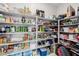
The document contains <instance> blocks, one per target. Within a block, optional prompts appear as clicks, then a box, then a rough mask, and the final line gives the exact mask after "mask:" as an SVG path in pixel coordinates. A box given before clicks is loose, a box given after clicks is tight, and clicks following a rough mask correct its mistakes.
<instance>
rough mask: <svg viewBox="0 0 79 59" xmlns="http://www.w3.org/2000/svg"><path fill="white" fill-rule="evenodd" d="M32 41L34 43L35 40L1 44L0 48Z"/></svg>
mask: <svg viewBox="0 0 79 59" xmlns="http://www.w3.org/2000/svg"><path fill="white" fill-rule="evenodd" d="M33 41H36V40H34V39H33V40H27V41H22V42H12V43H3V44H0V46H4V45H12V44H20V43H27V42H33Z"/></svg>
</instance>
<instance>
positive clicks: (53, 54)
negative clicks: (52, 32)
mask: <svg viewBox="0 0 79 59" xmlns="http://www.w3.org/2000/svg"><path fill="white" fill-rule="evenodd" d="M48 56H57V55H56V54H55V53H51V54H49V55H48Z"/></svg>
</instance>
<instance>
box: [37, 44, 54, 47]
mask: <svg viewBox="0 0 79 59" xmlns="http://www.w3.org/2000/svg"><path fill="white" fill-rule="evenodd" d="M50 45H54V44H46V45H42V46H38V47H37V48H43V47H46V46H50Z"/></svg>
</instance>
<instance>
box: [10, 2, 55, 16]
mask: <svg viewBox="0 0 79 59" xmlns="http://www.w3.org/2000/svg"><path fill="white" fill-rule="evenodd" d="M10 5H11V6H15V7H17V8H23V6H27V7H28V6H29V7H30V9H31V11H32V13H33V14H34V13H35V11H36V9H40V10H44V11H45V16H46V17H47V16H52V15H54V14H56V9H55V5H54V4H53V5H51V4H48V3H47V4H45V3H27V4H25V3H19V4H17V3H15V4H13V3H12V4H10Z"/></svg>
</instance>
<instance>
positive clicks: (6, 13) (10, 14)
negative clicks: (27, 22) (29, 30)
mask: <svg viewBox="0 0 79 59" xmlns="http://www.w3.org/2000/svg"><path fill="white" fill-rule="evenodd" d="M0 13H1V14H4V15H9V16H15V17H25V18H31V19H35V18H36V16H34V15H22V14H18V13H13V12H12V13H11V12H5V11H0Z"/></svg>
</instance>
